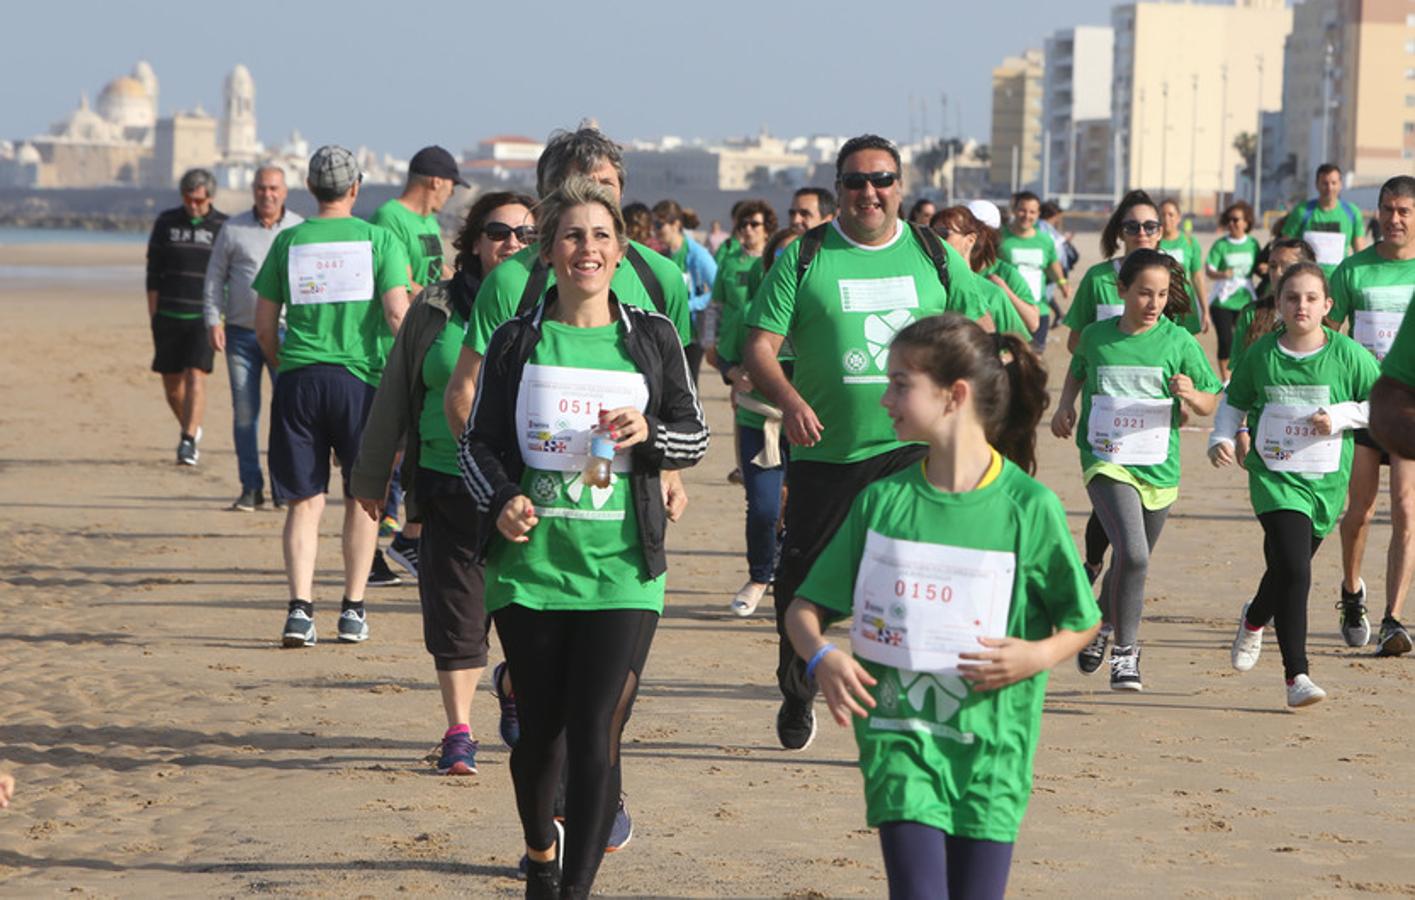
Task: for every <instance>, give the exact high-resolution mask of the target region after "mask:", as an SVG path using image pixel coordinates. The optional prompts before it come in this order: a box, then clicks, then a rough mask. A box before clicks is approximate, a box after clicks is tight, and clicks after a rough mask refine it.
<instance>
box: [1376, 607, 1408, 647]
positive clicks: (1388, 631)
mask: <svg viewBox="0 0 1415 900" xmlns="http://www.w3.org/2000/svg"><path fill="white" fill-rule="evenodd" d="M1378 640H1379V641H1380V645H1381V648H1380V649H1379V650H1377V651H1376V655H1377V656H1403V655H1405V654H1406V653H1409V652H1410V648H1411V642H1410V632H1408V631H1406V630H1405V626H1404V625H1402V624H1400V622H1399V620H1397V619H1394V618H1392V617H1391V616H1386V617H1385V618H1384V619H1382V620H1381V636H1380V638H1379V639H1378Z"/></svg>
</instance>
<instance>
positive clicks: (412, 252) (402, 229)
mask: <svg viewBox="0 0 1415 900" xmlns="http://www.w3.org/2000/svg"><path fill="white" fill-rule="evenodd" d="M369 221H370V222H372V223H373V224H375V225H378V226H379V227H381V228H387V229H388V230H389V231H391V232H393V236H394V237H396V238H397V239H398V242H399V243H400V244H402V245H403V252H404V253H405V254H407V256H408V263H409V265H410V266H411V267H412V270H413V281H414V282H416V283H417V284H418V285H420V286H421V287H427V286H428V285H430V284H437V283H438V282H439V281H441V280H442V229H441V228H439V227H438V225H437V216H435V215H426V216H420V215H418V214H417V213H415V212H413V211H412V210H411V209H408V207H406V206H404V205H403V204H402V203H400V202H399V201H398V199H397V198H396V197H395V198H393V199H392V200H389V201H388V202H387V203H385V204H383V205H382V206H380V207H379V208H378V210H377V211H376V212H374V214H373V218H372V219H370V220H369Z"/></svg>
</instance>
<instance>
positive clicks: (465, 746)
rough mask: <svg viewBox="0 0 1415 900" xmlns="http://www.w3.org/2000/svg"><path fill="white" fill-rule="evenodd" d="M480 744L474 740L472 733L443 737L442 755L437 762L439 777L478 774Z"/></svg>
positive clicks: (460, 732) (461, 732)
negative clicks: (478, 749)
mask: <svg viewBox="0 0 1415 900" xmlns="http://www.w3.org/2000/svg"><path fill="white" fill-rule="evenodd" d="M478 746H479V745H478V744H477V742H476V741H474V740H472V735H471V732H469V731H458V732H457V733H456V734H452V733H448V734H445V735H443V736H442V755H441V756H440V757H438V760H437V774H439V775H475V774H477V748H478Z"/></svg>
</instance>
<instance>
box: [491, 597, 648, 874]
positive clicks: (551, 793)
mask: <svg viewBox="0 0 1415 900" xmlns="http://www.w3.org/2000/svg"><path fill="white" fill-rule="evenodd" d="M492 618H493V619H494V620H495V621H496V633H497V635H498V636H499V637H500V638H501V646H502V648H503V649H504V650H505V652H506V664H507V665H508V666H509V667H510V668H511V683H512V684H514V685H515V686H516V705H517V710H518V712H519V714H520V720H521V739H520V740H519V741H518V742H517V743H516V746H515V748H514V749H513V750H512V751H511V781H512V784H513V786H514V788H515V791H516V809H517V811H518V812H519V813H520V816H521V830H522V831H523V832H524V834H525V837H526V846H528V847H533V848H535V849H545V848H548V847H550V845H551V844H553V843H555V838H556V832H555V826H554V824H553V822H552V817H553V815H554V805H555V793H556V789H557V788H558V786H559V783H560V773H561V769H562V768H564V769H566V770H567V777H566V786H565V823H566V831H565V847H564V848H563V851H562V853H561V865H562V874H561V881H560V884H561V896H565V897H582V896H583V897H587V896H589V892H590V887H591V886H592V885H593V884H594V878H595V873H596V872H597V871H598V870H599V864H600V861H601V860H603V859H604V848H605V845H606V844H607V843H608V841H609V831H610V828H611V827H613V824H614V813H615V811H616V810H617V809H618V806H619V786H620V776H619V737H620V734H622V732H623V730H624V722H625V721H626V720H627V719H628V718H629V709H630V707H631V706H633V703H634V696H635V695H636V694H637V693H638V689H639V679H640V676H641V675H642V674H643V670H644V661H645V660H646V659H647V658H648V655H649V645H650V644H651V643H652V642H653V633H654V629H655V628H657V627H658V614H657V613H655V612H653V611H652V610H645V609H614V610H600V611H552V612H538V611H536V610H532V609H527V608H526V607H524V606H518V605H516V604H512V605H510V606H506V607H503V608H501V609H499V610H497V611H496V612H494V613H492Z"/></svg>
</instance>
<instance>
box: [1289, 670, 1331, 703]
mask: <svg viewBox="0 0 1415 900" xmlns="http://www.w3.org/2000/svg"><path fill="white" fill-rule="evenodd" d="M1325 699H1327V692H1326V691H1324V690H1322V689H1321V688H1319V687H1317V686H1316V685H1315V684H1313V683H1312V679H1310V678H1308V677H1307V676H1306V675H1298V676H1297V677H1296V678H1294V679H1292V680H1291V681H1289V682H1288V683H1287V705H1288V706H1292V707H1297V706H1311V705H1312V704H1313V703H1320V702H1322V701H1323V700H1325Z"/></svg>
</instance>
